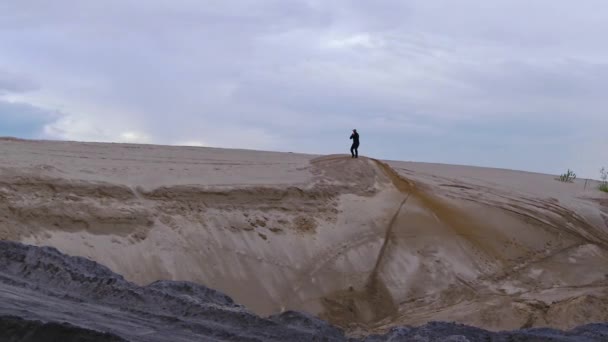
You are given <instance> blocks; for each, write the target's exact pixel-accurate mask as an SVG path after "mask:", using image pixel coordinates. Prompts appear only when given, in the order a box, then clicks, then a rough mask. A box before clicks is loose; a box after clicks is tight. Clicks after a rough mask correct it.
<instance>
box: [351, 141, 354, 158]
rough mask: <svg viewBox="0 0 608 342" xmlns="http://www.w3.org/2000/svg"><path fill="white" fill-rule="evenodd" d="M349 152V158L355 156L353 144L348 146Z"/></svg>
mask: <svg viewBox="0 0 608 342" xmlns="http://www.w3.org/2000/svg"><path fill="white" fill-rule="evenodd" d="M350 154H351V155H352V156H351V158H355V144H352V145H351V146H350Z"/></svg>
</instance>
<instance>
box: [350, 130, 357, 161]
mask: <svg viewBox="0 0 608 342" xmlns="http://www.w3.org/2000/svg"><path fill="white" fill-rule="evenodd" d="M350 139H351V140H352V141H353V144H352V145H351V147H350V154H352V158H359V150H358V149H359V133H357V130H356V129H353V134H351V135H350Z"/></svg>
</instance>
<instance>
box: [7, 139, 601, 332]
mask: <svg viewBox="0 0 608 342" xmlns="http://www.w3.org/2000/svg"><path fill="white" fill-rule="evenodd" d="M607 222H608V198H607V197H606V196H605V194H603V193H600V192H599V191H597V190H595V185H593V184H588V185H587V188H586V189H585V187H584V184H583V183H582V182H577V183H574V184H563V183H560V182H557V181H555V180H554V179H553V177H552V176H549V175H540V174H531V173H524V172H517V171H507V170H496V169H483V168H473V167H464V166H450V165H434V164H418V163H405V162H388V163H382V162H378V161H375V160H371V159H367V158H360V159H358V160H352V159H351V158H349V157H344V156H325V157H319V156H308V155H298V154H289V153H271V152H254V151H238V150H222V149H207V148H188V147H165V146H149V145H125V144H87V143H71V142H33V141H13V140H2V141H0V239H10V240H18V241H22V242H26V243H32V244H38V245H51V246H55V247H57V248H58V249H60V250H61V251H63V252H65V253H68V254H72V255H80V256H85V257H89V258H91V259H93V260H96V261H98V262H100V263H102V264H104V265H106V266H108V267H109V268H110V269H112V270H113V271H115V272H117V273H120V274H122V275H124V276H125V277H126V278H127V279H129V280H132V281H135V282H137V283H140V284H147V283H150V282H152V281H155V280H158V279H173V280H192V281H196V282H199V283H202V284H205V285H207V286H209V287H212V288H217V289H219V290H221V291H223V292H225V293H227V294H228V295H230V296H232V297H233V298H234V299H235V300H236V301H237V302H240V303H242V304H244V305H246V306H248V307H249V308H251V309H253V310H254V311H255V312H257V313H259V314H262V315H267V314H271V313H276V312H280V311H281V310H285V309H298V310H306V311H308V312H310V313H313V314H318V315H320V316H321V317H325V318H328V319H329V320H330V321H332V322H334V323H337V324H340V325H342V326H346V327H349V328H350V329H351V330H352V331H354V332H356V331H357V330H358V329H378V330H382V329H384V328H386V327H389V326H392V325H395V324H422V323H424V322H427V321H430V320H454V321H458V322H462V323H468V324H472V325H476V326H480V327H484V328H488V329H494V330H499V329H514V328H519V327H528V326H552V327H557V328H571V327H573V326H575V325H579V324H583V323H590V322H599V321H608V309H607V308H608V291H607V290H608V223H607Z"/></svg>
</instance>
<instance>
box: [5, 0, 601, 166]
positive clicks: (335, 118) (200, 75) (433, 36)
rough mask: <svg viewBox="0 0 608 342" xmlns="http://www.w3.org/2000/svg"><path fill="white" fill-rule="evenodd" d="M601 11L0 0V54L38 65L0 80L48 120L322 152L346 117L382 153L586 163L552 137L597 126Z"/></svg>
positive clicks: (93, 130) (50, 130)
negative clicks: (47, 113)
mask: <svg viewBox="0 0 608 342" xmlns="http://www.w3.org/2000/svg"><path fill="white" fill-rule="evenodd" d="M605 13H608V3H606V2H604V1H599V0H590V1H586V2H585V3H584V4H582V3H581V4H576V5H575V4H572V3H571V2H568V1H550V0H540V1H535V2H534V3H530V2H528V1H523V0H509V1H506V0H504V1H492V2H488V3H485V2H484V3H480V2H479V1H473V0H463V1H459V2H458V3H454V2H449V1H435V2H428V1H422V0H420V1H409V2H403V1H392V0H381V1H374V2H369V1H346V0H337V1H331V2H330V1H319V0H302V1H281V0H262V1H260V0H257V1H253V0H252V1H239V2H226V1H219V0H218V1H206V2H205V3H204V4H203V3H201V2H200V1H194V0H182V1H160V0H152V1H147V2H146V3H145V5H143V4H142V3H141V2H140V1H134V0H130V1H118V0H110V1H104V2H99V3H96V2H84V1H74V0H58V1H53V2H48V1H42V0H23V1H5V2H2V3H0V50H1V51H3V53H2V55H0V70H12V71H14V72H15V73H16V74H19V75H30V76H31V77H32V78H34V80H35V83H34V82H32V83H27V82H26V83H19V82H17V81H15V80H13V81H6V80H7V79H9V78H8V77H1V76H2V74H0V93H2V89H4V93H5V94H8V93H12V94H15V93H17V92H18V93H19V94H20V95H19V97H18V98H17V100H15V99H13V102H15V101H18V102H19V101H21V102H28V103H30V104H31V105H32V106H35V107H38V108H57V110H60V111H61V112H62V113H65V115H60V116H58V117H55V118H54V119H53V120H52V121H51V122H49V121H48V120H47V121H44V122H45V123H44V127H45V129H44V131H45V132H46V133H45V134H46V135H47V136H48V137H52V138H61V139H80V140H98V141H141V142H156V143H200V144H207V145H214V146H226V147H247V148H264V149H279V150H293V151H307V152H320V153H329V152H343V150H344V149H345V147H346V146H345V145H347V144H348V141H347V140H348V139H346V138H345V137H344V135H345V134H348V131H349V130H350V129H351V128H353V127H357V128H358V129H359V130H360V131H361V132H362V140H363V143H364V145H363V146H362V147H364V150H365V151H366V153H370V154H374V155H376V156H379V157H386V158H394V159H417V160H427V161H449V162H456V163H458V162H459V161H461V162H463V163H465V162H466V163H473V164H483V165H487V164H488V163H494V164H497V166H498V164H500V165H499V166H502V167H517V168H524V169H533V170H535V171H545V172H557V171H559V170H557V169H559V168H567V167H574V166H573V165H572V164H574V163H577V164H579V165H584V166H582V167H585V168H586V169H588V170H595V169H596V168H597V167H596V166H598V165H595V163H598V161H596V160H594V158H595V157H593V156H592V153H588V154H589V156H588V157H585V158H584V160H581V153H577V152H576V151H575V150H572V151H571V150H568V151H566V152H564V150H563V149H560V150H559V152H556V151H554V150H556V148H555V147H553V144H554V143H557V142H565V143H568V144H571V145H573V146H577V145H578V146H585V148H586V151H589V150H590V149H593V148H594V147H593V146H595V144H597V143H598V141H599V142H601V141H603V140H602V138H601V137H602V136H603V134H604V132H601V130H600V129H599V128H598V127H605V124H606V120H607V116H606V115H605V113H604V108H606V106H607V105H608V103H607V102H608V100H606V98H605V96H603V89H605V88H606V86H607V85H608V84H606V83H607V82H608V81H607V80H608V77H606V76H608V75H607V73H608V47H606V45H605V44H601V42H603V40H604V37H603V32H605V31H606V29H608V20H607V19H608V18H607V15H606V14H605ZM3 79H4V81H3ZM2 82H5V83H2ZM38 86H39V87H38ZM5 105H6V103H5ZM345 132H346V133H345ZM524 141H525V142H526V145H525V146H523V145H522V142H524ZM447 147H449V149H448V148H447ZM450 149H451V150H452V151H451V152H450ZM362 150H363V149H362ZM454 151H458V152H454ZM538 155H546V156H547V159H551V160H552V164H551V165H544V166H543V165H541V164H540V163H537V164H535V163H530V162H529V161H530V160H534V159H535V158H534V156H538ZM488 156H493V157H492V158H489V157H488ZM536 160H538V158H536ZM526 165H529V166H528V167H526ZM589 172H591V171H589ZM593 172H595V171H593ZM579 174H581V173H580V172H579Z"/></svg>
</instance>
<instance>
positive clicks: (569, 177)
mask: <svg viewBox="0 0 608 342" xmlns="http://www.w3.org/2000/svg"><path fill="white" fill-rule="evenodd" d="M575 179H576V173H574V171H572V170H570V169H568V171H567V172H566V173H564V174H562V175H561V176H559V178H558V180H559V181H560V182H564V183H572V182H574V180H575Z"/></svg>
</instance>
